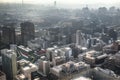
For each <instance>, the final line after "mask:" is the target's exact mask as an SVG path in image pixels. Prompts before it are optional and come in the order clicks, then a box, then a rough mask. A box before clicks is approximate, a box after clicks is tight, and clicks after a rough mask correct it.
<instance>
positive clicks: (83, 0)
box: [0, 0, 120, 4]
mask: <svg viewBox="0 0 120 80" xmlns="http://www.w3.org/2000/svg"><path fill="white" fill-rule="evenodd" d="M23 1H24V3H37V4H38V3H41V4H51V3H53V1H57V3H60V4H61V3H62V4H96V3H97V4H99V3H101V4H113V3H119V2H120V0H23ZM0 2H15V3H20V2H22V0H0Z"/></svg>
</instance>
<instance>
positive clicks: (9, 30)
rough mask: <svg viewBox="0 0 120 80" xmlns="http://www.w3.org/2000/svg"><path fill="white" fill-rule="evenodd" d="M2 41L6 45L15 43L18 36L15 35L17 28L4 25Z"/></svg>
mask: <svg viewBox="0 0 120 80" xmlns="http://www.w3.org/2000/svg"><path fill="white" fill-rule="evenodd" d="M1 42H2V43H4V44H5V45H9V44H15V43H16V37H15V28H14V27H10V26H5V27H2V40H1Z"/></svg>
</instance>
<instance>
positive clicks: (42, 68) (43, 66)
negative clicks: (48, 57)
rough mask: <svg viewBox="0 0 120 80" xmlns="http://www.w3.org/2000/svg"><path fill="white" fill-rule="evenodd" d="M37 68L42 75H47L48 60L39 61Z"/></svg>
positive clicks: (48, 68) (48, 69)
mask: <svg viewBox="0 0 120 80" xmlns="http://www.w3.org/2000/svg"><path fill="white" fill-rule="evenodd" d="M39 70H40V72H42V73H43V74H44V75H47V74H48V73H49V71H50V63H49V61H43V60H40V61H39Z"/></svg>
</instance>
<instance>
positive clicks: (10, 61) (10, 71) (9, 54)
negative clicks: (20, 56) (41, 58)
mask: <svg viewBox="0 0 120 80" xmlns="http://www.w3.org/2000/svg"><path fill="white" fill-rule="evenodd" d="M1 54H2V65H3V71H4V72H5V74H6V77H7V80H14V79H15V76H16V75H17V62H16V61H17V56H16V53H15V51H13V50H8V49H4V50H2V51H1Z"/></svg>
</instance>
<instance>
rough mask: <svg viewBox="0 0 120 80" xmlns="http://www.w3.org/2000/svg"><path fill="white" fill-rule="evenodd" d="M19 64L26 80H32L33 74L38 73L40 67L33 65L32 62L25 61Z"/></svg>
mask: <svg viewBox="0 0 120 80" xmlns="http://www.w3.org/2000/svg"><path fill="white" fill-rule="evenodd" d="M18 64H19V67H20V71H21V72H22V74H23V75H21V76H22V77H24V79H25V78H27V79H28V80H32V77H31V73H32V72H35V71H37V70H38V67H37V66H36V65H35V64H32V63H31V62H29V61H27V60H24V59H22V60H20V61H18ZM24 79H23V80H24Z"/></svg>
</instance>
